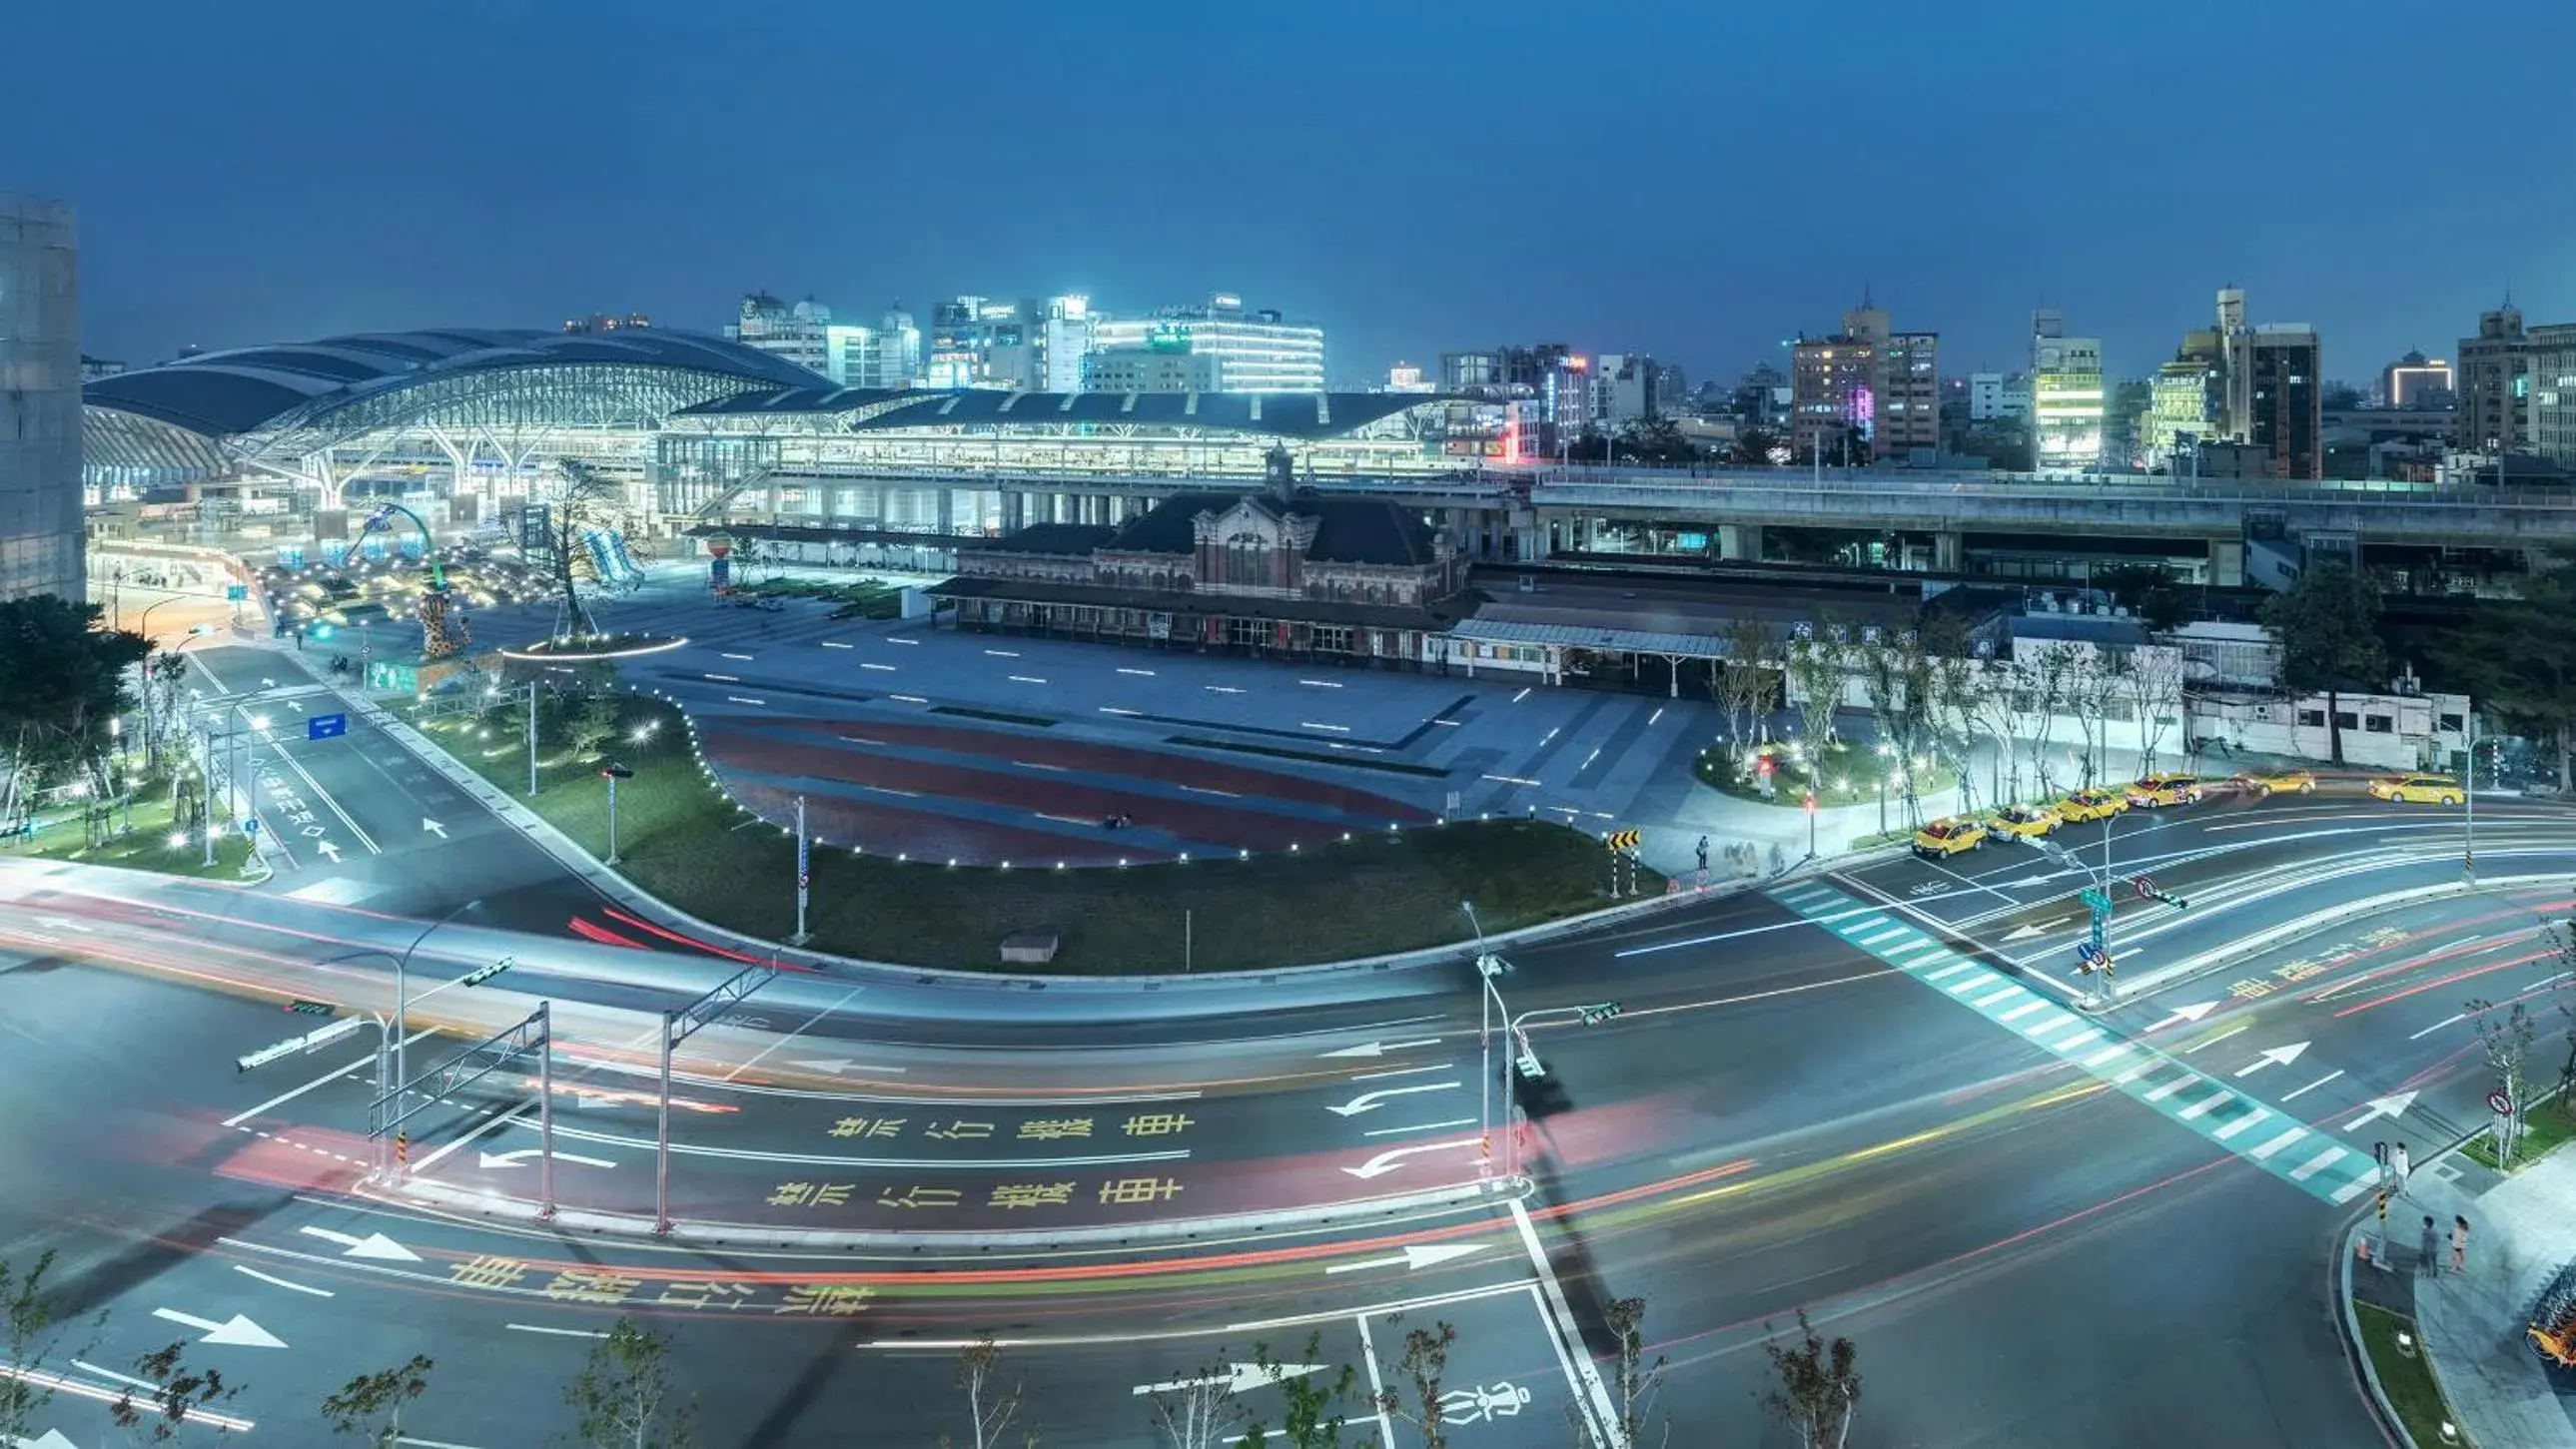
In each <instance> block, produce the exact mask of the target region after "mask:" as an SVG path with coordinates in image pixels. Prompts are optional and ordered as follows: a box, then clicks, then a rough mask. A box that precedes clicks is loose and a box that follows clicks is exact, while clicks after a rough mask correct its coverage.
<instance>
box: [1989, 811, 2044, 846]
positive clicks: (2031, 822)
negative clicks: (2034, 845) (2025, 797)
mask: <svg viewBox="0 0 2576 1449" xmlns="http://www.w3.org/2000/svg"><path fill="white" fill-rule="evenodd" d="M2059 818H2060V817H2059V816H2058V813H2057V812H2056V811H2054V810H2051V809H2049V808H2048V807H2047V806H2045V805H2007V806H2005V807H2004V808H2002V809H2001V810H1998V811H1996V812H1995V813H1994V814H1993V815H1991V816H1988V817H1987V819H1986V826H1987V828H1988V829H1990V830H1992V831H1993V832H1994V833H1995V834H1997V835H2009V836H2012V837H2013V838H2015V839H2017V840H2036V839H2038V838H2039V837H2041V836H2043V835H2046V834H2048V833H2049V832H2050V831H2052V830H2055V829H2056V828H2057V824H2058V820H2059Z"/></svg>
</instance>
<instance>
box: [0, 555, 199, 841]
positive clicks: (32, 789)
mask: <svg viewBox="0 0 2576 1449" xmlns="http://www.w3.org/2000/svg"><path fill="white" fill-rule="evenodd" d="M99 615H100V610H99V606H98V605H96V604H75V603H71V602H69V601H67V600H64V599H61V598H57V597H55V596H54V595H51V594H38V595H36V596H34V597H32V598H25V599H11V600H8V601H6V602H0V681H6V686H5V687H0V825H7V824H11V823H14V822H16V821H18V820H19V819H21V818H22V817H24V816H25V815H26V814H28V813H29V812H30V811H31V810H32V809H33V808H35V805H36V803H37V802H38V801H40V800H47V799H56V800H59V799H62V798H65V797H70V798H77V799H81V800H84V801H86V802H87V809H86V811H85V814H86V817H87V819H88V821H89V828H90V835H91V843H92V844H97V843H100V842H101V840H102V839H103V838H104V832H106V831H107V830H108V829H109V820H110V814H111V812H110V810H109V806H110V804H111V802H113V801H114V799H115V798H116V796H117V795H118V793H119V786H118V780H117V770H116V765H117V761H118V751H119V746H120V739H119V729H120V725H119V724H118V720H119V719H120V717H121V716H123V715H124V714H125V712H126V711H128V710H130V709H132V708H134V706H135V704H136V702H137V696H136V694H135V692H134V690H133V689H132V688H131V687H130V686H129V685H128V683H127V671H129V670H132V669H134V668H135V667H136V666H137V665H143V664H145V661H146V659H147V658H150V660H151V662H150V664H149V665H148V666H147V667H146V668H145V669H144V670H143V671H142V677H143V678H144V679H145V680H146V681H147V683H146V692H147V693H151V694H155V695H156V696H157V698H158V700H159V702H160V703H162V704H163V705H164V708H163V709H162V710H161V711H160V714H159V716H157V717H156V718H155V720H154V725H155V728H154V729H153V730H152V731H151V732H150V737H149V738H147V739H146V740H145V741H144V742H143V743H144V750H145V755H146V758H147V760H150V761H154V762H157V761H158V760H159V758H160V756H161V753H162V751H161V743H162V740H163V738H164V737H166V736H167V735H168V733H169V731H170V729H172V728H175V727H176V717H177V716H178V714H179V710H178V708H177V703H178V683H177V681H178V675H179V673H180V671H181V670H183V669H184V668H185V663H184V661H180V660H179V659H178V658H177V656H175V655H168V654H164V655H160V656H157V657H155V656H152V648H151V645H150V644H149V643H147V642H146V641H145V640H144V638H143V636H142V635H140V634H127V633H122V632H119V631H116V630H111V629H104V628H101V627H99ZM165 721H167V722H168V723H167V724H166V725H165ZM129 748H130V746H129Z"/></svg>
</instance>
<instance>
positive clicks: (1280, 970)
mask: <svg viewBox="0 0 2576 1449" xmlns="http://www.w3.org/2000/svg"><path fill="white" fill-rule="evenodd" d="M326 687H328V688H329V689H330V690H331V691H332V692H333V693H335V694H338V695H339V696H340V697H341V698H342V699H343V700H344V701H346V702H348V703H349V705H350V707H351V708H352V709H354V710H356V711H357V712H358V713H359V714H360V715H361V716H363V717H364V718H365V719H366V720H367V721H368V722H369V723H371V724H373V725H375V726H376V727H377V728H379V729H381V730H383V731H384V732H385V734H386V736H387V737H388V738H391V739H393V740H394V741H395V742H397V743H399V744H400V745H402V746H403V747H404V748H405V749H407V750H409V751H410V752H411V753H412V754H414V755H416V756H418V757H419V758H420V760H421V761H422V763H424V764H426V765H428V766H429V767H430V768H431V769H433V770H436V771H437V772H438V773H439V774H440V775H441V776H443V777H445V778H446V779H447V780H448V782H449V783H451V784H453V785H455V786H456V787H457V788H459V789H461V790H463V791H465V792H466V793H467V794H468V795H470V796H472V797H473V798H474V799H475V800H476V801H477V802H478V803H479V804H481V805H482V806H483V807H484V808H485V809H487V810H490V811H491V812H492V813H493V814H494V815H495V816H497V817H499V819H500V820H501V822H502V823H503V824H505V825H508V826H510V827H511V828H512V829H514V830H517V831H518V832H519V833H520V834H521V835H523V836H525V837H527V838H528V839H529V840H530V841H531V842H533V843H534V844H535V845H536V846H537V848H538V849H540V850H543V851H545V852H546V853H547V854H548V855H550V856H552V857H554V859H555V860H556V861H557V862H558V863H559V864H561V865H562V866H564V867H565V868H566V869H567V870H569V871H571V872H572V874H573V875H575V876H576V877H578V878H579V879H580V880H581V881H582V882H583V883H585V884H587V885H588V886H590V887H591V889H593V890H596V891H598V892H599V893H600V894H601V895H602V896H604V897H606V898H608V899H610V900H612V901H615V902H617V903H618V904H620V905H623V906H626V907H627V908H629V909H632V910H637V911H639V912H642V913H645V914H648V915H652V916H654V917H656V918H657V919H659V920H661V921H663V922H666V923H673V924H677V925H681V926H685V927H687V928H689V929H691V930H693V931H696V932H699V933H701V934H703V935H706V936H707V937H709V938H711V939H713V940H716V941H719V942H722V943H725V944H728V945H733V946H738V947H748V948H752V949H755V950H758V951H761V952H764V953H769V954H774V955H775V956H776V957H777V958H778V959H780V960H785V961H795V962H799V963H801V964H805V965H811V966H818V967H828V968H834V969H838V970H843V971H872V972H880V973H887V974H896V973H899V974H902V975H905V976H908V977H911V978H912V979H913V980H915V981H923V982H927V981H937V982H940V983H942V984H944V985H950V986H977V987H988V988H992V989H996V990H1013V989H1019V990H1032V991H1036V990H1048V991H1064V990H1067V989H1073V990H1094V991H1109V990H1117V991H1132V990H1136V989H1147V990H1165V989H1169V988H1172V987H1182V988H1193V987H1194V988H1198V989H1202V990H1224V989H1239V988H1240V987H1242V986H1244V985H1246V984H1250V985H1270V984H1274V983H1276V982H1277V981H1279V980H1281V979H1283V978H1302V977H1315V976H1327V975H1341V974H1354V973H1358V972H1364V971H1390V970H1411V969H1416V968H1419V967H1423V966H1432V965H1439V964H1442V963H1445V962H1450V961H1454V960H1457V959H1459V958H1460V957H1461V956H1462V954H1467V953H1472V952H1473V951H1474V950H1475V947H1476V943H1475V942H1474V941H1473V940H1464V941H1454V942H1449V943H1447V944H1443V945H1438V946H1423V947H1416V948H1414V949H1411V950H1406V951H1395V952H1388V953H1385V954H1383V955H1377V956H1362V957H1357V958H1353V959H1350V960H1343V961H1325V962H1310V963H1305V964H1299V965H1287V966H1274V967H1263V968H1255V969H1246V970H1241V971H1211V972H1197V973H1191V974H1186V975H1184V974H1161V975H1133V976H1126V975H1122V976H1094V975H1072V974H1068V975H1058V976H1036V975H1027V974H1019V973H1011V972H1001V971H961V970H958V969H955V968H953V967H941V966H911V965H905V964H903V963H901V962H895V961H871V960H866V959H864V958H861V957H855V956H840V955H834V954H831V953H828V952H822V951H811V950H805V949H801V948H798V947H792V946H787V945H784V944H782V943H779V942H775V941H765V940H761V939H759V938H758V937H754V936H748V935H745V934H744V933H742V932H740V931H736V930H732V929H730V928H727V927H724V926H719V925H717V924H715V923H714V922H711V921H706V920H702V919H700V918H698V917H697V916H694V915H691V914H690V913H688V912H686V911H683V910H680V909H678V908H676V907H674V906H672V905H670V904H669V903H668V902H665V901H662V900H660V899H658V898H657V897H655V896H652V895H650V894H648V893H647V892H645V891H644V890H642V889H641V888H639V887H637V886H636V885H635V884H634V882H632V881H630V880H628V879H627V878H626V877H625V876H623V875H620V874H618V873H617V872H615V871H613V870H610V869H609V868H608V867H607V866H605V865H604V864H602V863H601V862H600V860H599V858H598V857H597V856H595V855H592V854H591V853H590V852H589V851H588V850H587V849H586V848H584V847H583V846H581V845H580V844H579V843H578V842H576V841H574V840H572V839H571V838H570V837H569V836H566V835H565V834H564V833H563V832H562V831H560V830H558V829H556V828H555V826H554V825H553V824H551V823H550V822H548V821H547V820H546V819H545V818H544V817H542V816H540V815H538V814H537V812H536V811H534V810H532V809H530V808H529V807H528V806H527V805H525V804H523V803H521V802H520V801H518V800H517V799H515V798H513V797H511V796H510V795H509V794H507V793H506V792H504V791H502V790H501V789H500V788H499V787H497V786H495V785H493V784H492V783H491V782H490V781H489V780H486V779H484V778H483V777H482V776H481V775H479V774H476V773H475V772H474V771H473V770H471V769H469V768H467V767H466V766H465V765H464V764H462V763H461V762H459V761H457V760H456V759H455V758H454V757H453V756H451V755H450V754H448V752H447V751H446V750H444V749H441V748H440V747H439V746H438V744H437V743H436V742H435V741H433V740H431V739H429V738H428V737H427V736H426V735H423V734H422V733H421V732H420V731H419V730H417V729H415V728H413V727H412V726H411V725H410V724H408V723H406V722H404V721H403V720H402V719H400V718H399V717H397V716H396V715H395V714H394V712H393V711H391V710H389V709H386V708H385V707H383V706H382V705H380V704H377V703H376V702H375V701H374V700H373V699H371V698H369V697H367V696H366V695H365V694H364V693H363V692H361V691H353V690H352V689H351V688H350V687H349V686H347V685H344V684H340V683H337V682H330V681H326ZM634 692H637V693H644V694H651V693H653V691H650V690H639V691H634ZM665 702H666V703H667V702H669V701H667V700H666V701H665ZM673 707H674V708H678V706H676V705H674V706H673ZM680 716H681V718H682V719H683V720H684V721H686V723H687V725H688V728H689V731H690V735H691V750H692V752H693V753H694V752H695V751H696V733H697V722H696V720H695V719H694V718H693V717H691V716H690V715H689V712H688V711H687V710H685V709H681V710H680ZM1425 828H1431V827H1425ZM1863 853H1864V854H1866V852H1863ZM1837 858H1838V857H1837ZM1823 859H1824V858H1821V857H1820V858H1818V859H1816V860H1806V861H1798V862H1795V863H1793V864H1791V865H1790V867H1789V868H1788V869H1787V870H1786V871H1784V872H1782V873H1781V874H1780V875H1777V876H1769V875H1764V876H1752V877H1743V878H1739V879H1737V880H1734V881H1729V882H1724V883H1719V884H1713V885H1709V886H1705V887H1684V888H1681V889H1676V890H1669V891H1666V892H1665V893H1664V894H1661V895H1656V896H1648V897H1644V898H1642V899H1638V900H1632V901H1622V902H1620V903H1618V904H1616V905H1610V906H1604V907H1602V908H1600V909H1598V910H1592V911H1585V912H1582V913H1580V914H1577V915H1571V916H1561V917H1559V918H1557V919H1555V920H1552V921H1541V922H1538V923H1536V924H1534V925H1528V926H1521V927H1518V928H1515V929H1513V930H1509V931H1501V932H1497V933H1495V934H1493V935H1490V936H1487V937H1485V939H1484V944H1485V945H1486V946H1487V947H1488V948H1490V949H1499V948H1503V947H1516V946H1530V945H1538V944H1542V943H1544V942H1547V941H1550V940H1553V939H1555V938H1556V937H1559V936H1564V935H1576V934H1581V933H1582V932H1585V931H1589V930H1594V929H1597V928H1599V927H1602V926H1605V925H1615V924H1617V923H1619V922H1622V921H1626V920H1629V919H1631V918H1643V917H1649V916H1652V915H1654V914H1656V913H1658V912H1661V911H1668V910H1675V909H1678V908H1680V907H1682V906H1685V905H1689V904H1692V903H1694V902H1702V901H1708V900H1713V899H1716V898H1718V897H1720V896H1724V895H1728V894H1732V893H1735V892H1739V891H1743V890H1748V889H1761V888H1764V887H1768V886H1772V885H1776V884H1778V883H1779V882H1781V881H1783V880H1787V879H1789V878H1790V877H1792V876H1795V875H1797V874H1798V873H1799V872H1801V871H1802V870H1805V869H1808V868H1810V867H1812V866H1818V865H1820V864H1821V861H1822V860H1823Z"/></svg>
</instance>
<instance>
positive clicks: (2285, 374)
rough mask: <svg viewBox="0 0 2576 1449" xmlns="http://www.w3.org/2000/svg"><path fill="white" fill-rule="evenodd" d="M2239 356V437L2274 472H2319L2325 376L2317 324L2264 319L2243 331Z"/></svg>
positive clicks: (2322, 455) (2288, 475)
mask: <svg viewBox="0 0 2576 1449" xmlns="http://www.w3.org/2000/svg"><path fill="white" fill-rule="evenodd" d="M2245 356H2246V359H2247V363H2246V383H2245V394H2246V399H2247V405H2248V411H2247V413H2246V417H2245V434H2244V437H2243V438H2242V439H2241V441H2243V442H2246V443H2250V444H2252V445H2253V446H2254V447H2255V448H2257V449H2259V450H2261V451H2262V452H2263V454H2264V455H2266V456H2267V457H2269V458H2270V459H2271V465H2272V471H2273V473H2274V474H2275V475H2277V476H2279V477H2283V478H2322V477H2324V476H2325V446H2324V442H2323V436H2324V432H2325V424H2324V419H2323V417H2322V416H2321V413H2322V411H2323V408H2324V403H2325V378H2324V376H2323V375H2322V373H2321V372H2320V371H2319V369H2320V367H2321V366H2322V365H2323V349H2322V347H2321V346H2320V344H2319V343H2318V340H2317V329H2315V328H2314V327H2310V326H2308V325H2306V324H2305V323H2300V322H2266V323H2264V324H2262V325H2260V326H2258V327H2256V328H2254V329H2253V330H2252V332H2251V333H2249V334H2248V335H2247V339H2246V347H2245Z"/></svg>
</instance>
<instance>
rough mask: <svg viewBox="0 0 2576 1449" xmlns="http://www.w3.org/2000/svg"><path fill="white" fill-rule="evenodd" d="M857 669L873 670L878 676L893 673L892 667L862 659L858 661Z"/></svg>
mask: <svg viewBox="0 0 2576 1449" xmlns="http://www.w3.org/2000/svg"><path fill="white" fill-rule="evenodd" d="M859 667H860V668H861V669H873V670H875V671H876V672H877V673H879V674H892V673H894V666H893V665H891V664H876V663H872V662H870V661H868V660H864V659H863V660H861V661H859Z"/></svg>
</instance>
